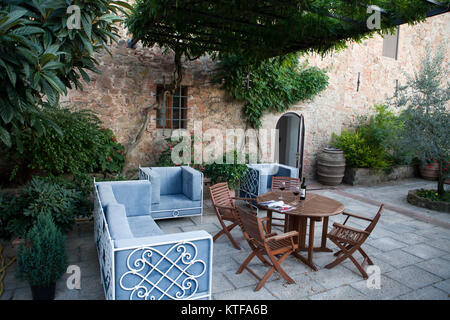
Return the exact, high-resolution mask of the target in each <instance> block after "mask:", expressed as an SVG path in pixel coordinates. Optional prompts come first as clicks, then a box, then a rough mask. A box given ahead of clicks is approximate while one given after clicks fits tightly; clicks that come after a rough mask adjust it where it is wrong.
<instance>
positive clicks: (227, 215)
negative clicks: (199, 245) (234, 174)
mask: <svg viewBox="0 0 450 320" xmlns="http://www.w3.org/2000/svg"><path fill="white" fill-rule="evenodd" d="M209 191H210V194H211V201H212V205H213V207H214V211H215V212H216V215H217V218H218V219H219V222H220V225H221V226H222V230H220V231H219V232H218V233H217V234H216V235H215V236H214V237H213V241H216V240H217V239H218V238H219V237H220V236H221V235H223V234H225V235H226V236H227V237H228V239H230V241H231V244H232V245H233V246H234V247H235V248H236V249H238V250H241V247H240V246H239V244H238V243H237V242H236V240H234V238H233V236H232V235H231V233H230V231H231V230H232V229H233V228H234V227H236V226H237V225H239V221H238V216H237V213H236V204H235V200H244V201H253V200H254V199H250V198H238V197H231V195H230V189H228V183H226V182H221V183H217V184H215V185H213V186H211V187H209ZM253 214H255V215H256V212H255V213H253ZM225 221H230V222H232V223H231V224H230V225H228V226H227V225H226V224H225Z"/></svg>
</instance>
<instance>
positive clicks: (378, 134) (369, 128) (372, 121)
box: [356, 105, 412, 165]
mask: <svg viewBox="0 0 450 320" xmlns="http://www.w3.org/2000/svg"><path fill="white" fill-rule="evenodd" d="M374 109H375V113H374V114H372V115H370V116H369V117H361V118H360V120H359V121H360V124H359V125H358V127H357V129H356V130H357V131H358V133H359V134H360V135H361V136H362V137H363V138H364V139H365V140H366V141H367V143H368V144H369V145H371V146H376V147H377V148H378V147H380V148H381V149H382V154H383V157H385V158H386V160H387V161H388V162H390V163H392V164H396V165H404V164H409V163H411V161H412V159H411V157H410V154H408V153H407V151H406V150H404V148H402V146H401V145H400V144H399V141H398V139H397V137H398V134H399V133H400V131H401V130H402V127H403V120H404V119H403V116H402V114H400V115H396V114H395V113H394V112H393V111H392V110H391V109H390V108H388V107H387V106H385V105H376V106H375V108H374Z"/></svg>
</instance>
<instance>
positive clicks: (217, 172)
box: [202, 151, 248, 196]
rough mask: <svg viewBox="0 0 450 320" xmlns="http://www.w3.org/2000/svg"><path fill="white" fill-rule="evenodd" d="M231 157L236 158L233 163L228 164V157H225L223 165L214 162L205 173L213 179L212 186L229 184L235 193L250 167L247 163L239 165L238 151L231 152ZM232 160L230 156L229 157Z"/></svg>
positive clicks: (206, 167) (205, 167)
mask: <svg viewBox="0 0 450 320" xmlns="http://www.w3.org/2000/svg"><path fill="white" fill-rule="evenodd" d="M231 153H232V154H231V157H233V158H234V161H233V163H227V161H226V158H227V156H226V155H224V156H223V161H222V163H216V162H213V163H211V164H206V165H204V167H203V170H202V171H203V173H204V174H205V175H206V176H207V177H209V178H210V179H211V184H216V183H218V182H227V183H228V187H229V188H230V190H231V192H233V191H235V190H236V189H237V188H238V186H239V182H240V181H241V179H242V178H243V177H244V176H245V174H246V173H247V170H248V167H247V165H245V163H239V161H238V159H239V154H238V152H237V151H231ZM228 158H230V155H229V157H228ZM232 196H234V194H232Z"/></svg>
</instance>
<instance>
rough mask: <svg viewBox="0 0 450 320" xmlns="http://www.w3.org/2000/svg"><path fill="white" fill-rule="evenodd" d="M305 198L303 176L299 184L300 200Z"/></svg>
mask: <svg viewBox="0 0 450 320" xmlns="http://www.w3.org/2000/svg"><path fill="white" fill-rule="evenodd" d="M305 199H306V183H305V178H303V182H302V185H301V186H300V200H305Z"/></svg>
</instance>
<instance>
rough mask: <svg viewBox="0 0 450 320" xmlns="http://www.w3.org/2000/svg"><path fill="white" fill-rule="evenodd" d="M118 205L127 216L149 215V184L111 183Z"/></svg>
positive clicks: (143, 182)
mask: <svg viewBox="0 0 450 320" xmlns="http://www.w3.org/2000/svg"><path fill="white" fill-rule="evenodd" d="M111 186H112V190H113V192H114V196H115V197H116V200H117V202H118V203H121V204H123V205H124V206H125V209H126V212H127V216H128V217H132V216H140V215H146V214H147V215H149V214H150V209H151V206H150V203H151V191H152V190H151V183H150V182H149V181H147V180H132V181H115V182H111Z"/></svg>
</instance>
